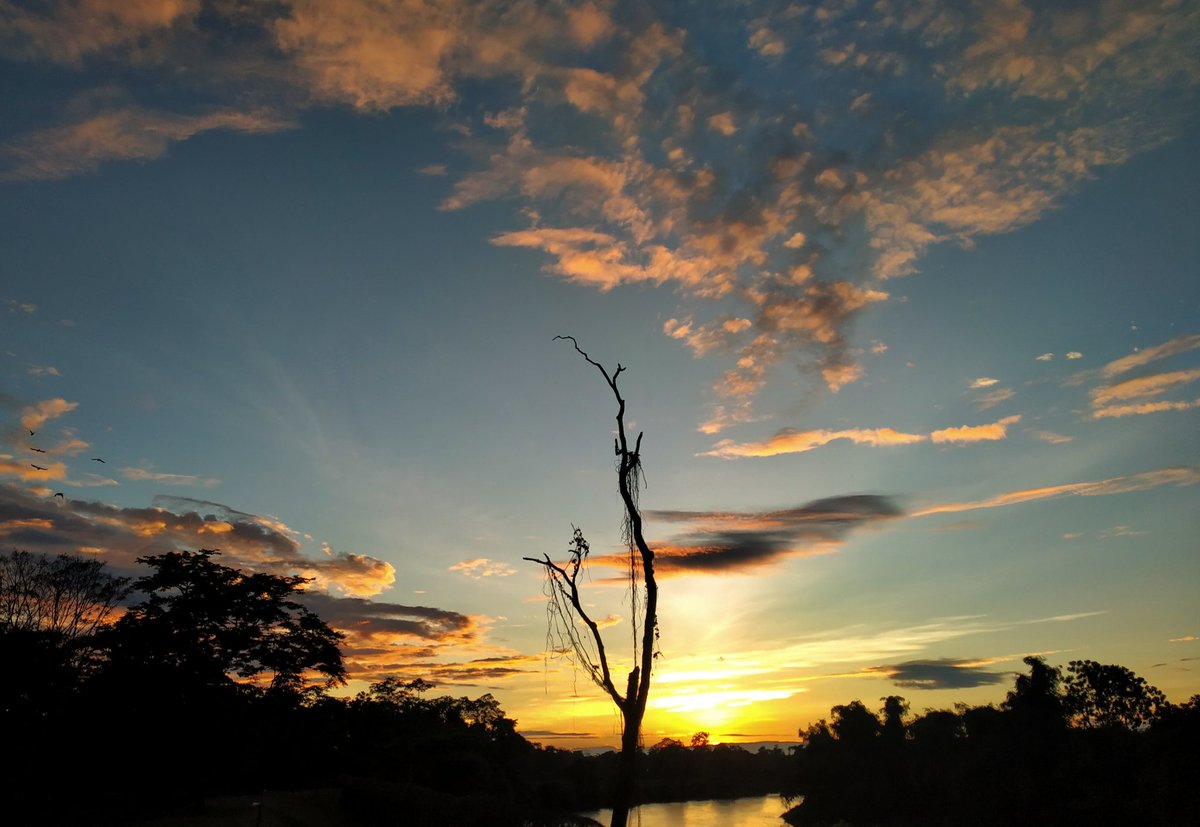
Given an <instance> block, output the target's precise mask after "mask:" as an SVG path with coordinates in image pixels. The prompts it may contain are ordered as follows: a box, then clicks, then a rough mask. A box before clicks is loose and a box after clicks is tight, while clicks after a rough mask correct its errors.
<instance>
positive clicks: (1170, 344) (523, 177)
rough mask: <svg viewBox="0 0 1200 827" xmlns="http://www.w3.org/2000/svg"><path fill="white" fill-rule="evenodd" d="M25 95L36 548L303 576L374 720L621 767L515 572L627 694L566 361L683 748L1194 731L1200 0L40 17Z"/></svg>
mask: <svg viewBox="0 0 1200 827" xmlns="http://www.w3.org/2000/svg"><path fill="white" fill-rule="evenodd" d="M0 68H2V71H0V245H2V249H3V251H4V252H3V256H0V302H2V303H3V304H2V306H0V546H3V547H8V548H23V549H30V550H34V551H43V552H51V553H59V552H68V553H78V554H85V555H91V556H94V557H96V558H98V559H102V560H105V561H106V562H107V563H108V564H109V565H110V567H111V569H112V570H113V571H114V572H116V573H131V572H132V573H136V571H137V568H138V567H137V564H136V563H135V562H134V561H135V559H136V558H137V557H140V556H144V555H149V554H156V553H162V552H164V551H167V550H171V549H176V548H187V549H195V548H218V549H220V550H221V555H222V556H221V558H219V559H221V560H222V561H224V562H225V563H227V564H229V565H234V566H238V567H242V568H246V569H249V570H256V571H270V572H276V573H281V574H282V573H287V574H301V575H303V576H305V577H308V578H311V579H312V583H311V584H310V586H309V590H308V592H307V596H306V601H307V602H308V604H309V605H310V606H312V607H313V608H314V609H315V610H316V611H318V613H319V614H321V616H322V617H323V618H325V619H326V620H327V621H328V622H329V623H330V624H331V625H333V626H334V627H335V628H337V629H339V630H341V631H343V632H344V633H345V634H346V641H345V656H346V662H347V666H348V669H349V672H350V675H351V681H350V684H349V685H348V687H347V688H346V689H345V690H343V691H347V692H354V691H358V690H361V689H362V688H364V687H365V686H367V685H368V684H369V683H371V682H373V681H377V680H380V679H382V678H384V677H388V676H393V675H394V676H398V677H401V678H404V679H411V678H417V677H420V678H423V679H426V680H430V681H432V682H434V683H436V684H437V685H438V689H437V690H436V691H437V692H448V693H452V694H455V695H470V696H472V697H475V696H478V695H480V694H483V693H484V692H491V693H492V694H493V695H495V697H496V698H498V699H499V700H500V702H501V704H502V706H503V707H504V709H505V710H506V712H507V713H508V714H509V715H510V716H512V717H514V718H516V719H517V720H518V728H519V730H520V731H521V732H523V733H524V734H525V735H526V736H527V737H529V738H531V739H532V740H535V741H539V742H541V743H545V744H553V745H556V746H566V747H576V746H599V745H604V744H612V743H615V742H616V739H617V733H618V731H619V719H618V716H617V713H616V711H615V709H614V708H613V707H612V705H611V704H610V703H609V702H608V701H607V700H606V699H605V697H604V696H603V695H602V694H601V693H600V692H599V690H597V689H596V688H595V687H594V686H592V685H591V684H590V683H589V682H588V679H587V676H586V674H585V673H584V672H583V671H581V670H580V669H578V668H573V666H572V664H571V662H570V660H569V659H566V658H564V657H562V656H561V655H560V654H559V653H556V652H554V651H553V648H554V647H553V646H552V643H551V641H550V638H549V637H548V635H547V611H546V610H547V603H546V601H545V594H544V587H545V584H544V582H543V578H542V570H541V567H539V566H537V565H534V564H532V563H528V562H524V561H523V560H522V558H524V557H537V558H540V557H541V556H542V555H544V554H550V555H551V556H552V557H553V558H554V559H557V560H562V559H565V557H566V553H567V549H568V547H569V545H570V541H571V537H572V532H573V528H574V527H575V526H578V527H580V528H581V529H582V530H583V531H584V533H585V535H586V537H587V538H588V540H589V542H590V543H591V550H592V551H591V560H590V567H589V576H588V580H587V591H586V595H585V600H586V601H587V603H588V608H589V611H590V612H591V613H592V614H593V616H594V617H596V618H599V619H602V621H603V622H602V625H603V626H604V627H605V628H604V634H605V635H606V639H607V640H608V641H609V649H610V650H612V651H613V652H614V654H615V656H616V658H617V664H616V668H617V669H627V668H628V663H629V653H628V644H629V643H630V641H631V638H632V636H631V628H632V627H631V623H630V617H629V594H628V590H627V587H626V583H625V581H624V579H623V577H622V567H623V566H624V565H625V560H624V557H623V554H624V549H623V546H622V542H621V536H620V522H621V505H620V500H619V497H618V494H617V489H616V476H615V473H614V466H613V454H612V442H611V440H612V434H613V429H614V427H615V421H614V418H613V417H614V416H615V414H616V406H615V400H614V398H613V396H612V394H611V392H610V391H609V389H608V388H607V387H606V385H605V384H604V381H603V378H602V377H601V376H600V375H599V373H598V372H597V371H595V369H594V368H592V367H591V366H590V365H588V364H587V363H586V362H585V361H584V360H583V359H582V358H581V357H580V356H579V354H577V353H576V352H575V351H574V349H573V348H572V347H571V346H570V345H569V343H566V342H564V341H556V340H555V339H554V337H555V336H556V335H571V336H574V337H576V339H577V340H578V342H579V343H580V346H581V347H582V348H583V349H584V350H585V351H587V352H588V353H589V354H590V355H591V356H592V357H593V358H594V359H596V360H597V361H598V362H600V363H602V364H604V365H606V366H608V368H609V369H610V370H615V368H616V366H617V365H618V364H620V365H621V366H623V367H624V368H625V370H624V371H623V372H622V373H621V376H620V380H619V381H620V389H621V392H622V394H623V395H624V397H625V399H626V400H627V402H628V411H627V418H628V420H629V424H630V427H631V429H632V430H633V431H634V433H638V432H641V433H643V434H644V437H643V449H642V460H643V465H644V470H645V477H646V487H645V489H644V490H643V491H642V494H641V504H642V508H643V510H644V516H645V520H646V533H647V537H648V539H649V540H650V542H651V545H652V546H654V547H655V548H656V549H657V550H658V557H657V571H658V574H659V578H660V589H661V606H660V609H661V612H660V618H659V624H660V628H661V656H660V657H659V658H658V659H657V661H656V664H657V666H656V668H657V672H656V675H655V679H654V683H653V688H652V691H651V700H650V709H649V713H648V716H647V720H646V723H645V729H644V739H645V741H646V743H647V744H651V743H654V742H656V741H657V740H659V738H661V737H664V736H671V737H682V738H685V739H686V738H687V737H688V736H690V734H691V733H693V732H696V731H700V730H704V731H707V732H709V733H710V735H711V738H712V740H713V741H761V740H793V739H795V738H796V735H797V731H798V730H800V729H803V728H805V727H807V726H808V724H810V723H812V722H815V721H816V720H817V719H819V718H821V717H827V716H828V714H829V709H830V707H831V706H833V705H834V704H841V703H846V702H848V701H850V700H853V699H856V698H858V699H862V700H863V701H864V702H865V703H866V704H867V705H868V706H870V707H878V706H879V705H880V703H879V700H878V699H881V698H882V697H883V696H886V695H891V694H900V695H903V696H905V697H906V698H907V699H908V700H909V702H910V704H911V706H912V708H913V710H914V712H919V711H922V710H924V709H927V708H945V707H948V706H951V705H952V704H953V703H955V702H958V701H962V702H967V703H972V704H983V703H995V702H999V701H1000V700H1002V699H1003V697H1004V694H1005V692H1006V691H1007V689H1008V688H1009V687H1010V686H1011V683H1012V679H1013V675H1014V674H1015V673H1017V672H1020V671H1022V670H1023V669H1024V667H1023V665H1022V663H1021V659H1022V658H1023V657H1025V656H1027V655H1031V654H1035V655H1042V656H1044V657H1046V658H1047V659H1048V660H1049V661H1050V662H1051V663H1055V664H1061V665H1065V664H1066V663H1067V662H1069V661H1071V660H1078V659H1090V660H1096V661H1100V662H1103V663H1118V664H1121V665H1124V666H1127V667H1129V668H1131V669H1133V670H1134V671H1135V672H1137V673H1138V674H1139V675H1141V676H1143V677H1145V678H1146V679H1147V680H1148V681H1149V682H1150V683H1152V684H1154V685H1156V686H1158V687H1159V688H1161V689H1162V690H1163V691H1165V692H1166V693H1167V695H1168V697H1169V698H1170V699H1171V700H1173V701H1176V702H1180V701H1184V700H1186V699H1187V698H1189V697H1190V696H1192V695H1194V694H1196V693H1198V692H1200V672H1198V671H1197V664H1198V661H1197V658H1200V599H1198V598H1197V584H1198V583H1200V554H1198V552H1200V548H1198V542H1197V537H1200V507H1198V506H1200V497H1198V494H1200V486H1198V485H1197V483H1200V427H1198V425H1200V279H1197V263H1198V262H1200V231H1198V230H1200V227H1198V223H1200V222H1198V218H1200V124H1198V122H1197V120H1198V119H1197V113H1198V112H1200V107H1198V106H1197V103H1198V95H1197V90H1198V88H1200V4H1197V3H1195V2H1171V1H1169V0H1168V1H1167V2H1112V1H1106V2H1098V3H1080V2H1044V3H1043V2H1039V3H1033V2H1021V1H1020V0H1001V1H999V2H978V3H958V2H953V3H952V2H939V1H938V0H914V2H900V1H899V0H875V2H868V1H867V0H862V1H861V2H855V0H838V2H828V3H825V2H817V3H788V2H752V1H751V0H740V1H739V2H671V3H668V2H617V1H616V0H612V1H609V0H592V1H591V2H567V1H566V0H557V1H556V0H546V1H542V0H515V2H503V3H501V2H488V1H487V0H479V1H477V2H465V0H320V1H319V2H318V0H279V2H272V3H257V2H238V0H62V2H29V3H24V2H14V1H13V0H0ZM58 493H62V495H63V496H62V497H58V496H56V495H57V494H58ZM623 647H624V648H623Z"/></svg>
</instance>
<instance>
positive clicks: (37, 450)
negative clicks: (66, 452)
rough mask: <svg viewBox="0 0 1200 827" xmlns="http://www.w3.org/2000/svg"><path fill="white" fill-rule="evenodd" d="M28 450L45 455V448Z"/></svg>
mask: <svg viewBox="0 0 1200 827" xmlns="http://www.w3.org/2000/svg"><path fill="white" fill-rule="evenodd" d="M29 450H31V451H36V452H37V453H39V454H44V453H46V449H45V448H30V449H29Z"/></svg>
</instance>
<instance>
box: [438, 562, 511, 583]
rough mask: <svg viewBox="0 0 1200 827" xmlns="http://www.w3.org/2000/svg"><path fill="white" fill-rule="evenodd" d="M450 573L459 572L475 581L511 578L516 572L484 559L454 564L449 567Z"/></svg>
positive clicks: (508, 567) (505, 565)
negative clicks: (484, 578) (483, 578)
mask: <svg viewBox="0 0 1200 827" xmlns="http://www.w3.org/2000/svg"><path fill="white" fill-rule="evenodd" d="M450 571H456V572H459V573H460V574H464V575H466V576H467V577H471V578H473V579H475V580H478V579H480V578H481V577H511V576H512V575H514V574H516V573H517V570H516V569H514V568H513V567H512V566H510V565H508V564H507V563H501V562H498V561H496V560H489V559H488V558H486V557H476V558H475V559H473V560H463V561H461V562H458V563H455V564H454V565H452V566H451V567H450Z"/></svg>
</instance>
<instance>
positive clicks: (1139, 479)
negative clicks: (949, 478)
mask: <svg viewBox="0 0 1200 827" xmlns="http://www.w3.org/2000/svg"><path fill="white" fill-rule="evenodd" d="M1198 482H1200V466H1195V465H1179V466H1172V467H1168V468H1159V469H1157V470H1155V471H1144V472H1142V473H1140V474H1129V475H1124V476H1119V477H1110V478H1108V479H1105V480H1096V481H1093V482H1074V483H1067V484H1065V485H1051V486H1044V487H1041V488H1024V489H1018V490H1015V491H1007V492H1005V493H1003V494H997V495H996V496H994V497H988V498H987V499H983V500H973V501H968V502H957V503H940V504H938V505H931V506H928V507H926V508H923V509H921V510H918V511H914V512H913V513H912V515H911V516H913V517H925V516H929V515H932V514H958V513H961V512H964V511H976V510H979V509H984V508H1001V507H1004V506H1009V505H1019V504H1021V503H1028V502H1037V501H1040V500H1049V499H1055V498H1058V497H1073V496H1078V497H1103V496H1108V495H1110V494H1127V493H1130V492H1134V491H1149V490H1151V489H1154V488H1159V487H1161V486H1164V485H1173V486H1176V487H1184V486H1189V485H1195V484H1196V483H1198Z"/></svg>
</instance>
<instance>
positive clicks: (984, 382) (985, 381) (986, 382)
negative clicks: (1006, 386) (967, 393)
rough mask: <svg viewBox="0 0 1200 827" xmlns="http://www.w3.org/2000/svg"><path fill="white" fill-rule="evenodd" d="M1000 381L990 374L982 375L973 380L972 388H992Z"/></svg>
mask: <svg viewBox="0 0 1200 827" xmlns="http://www.w3.org/2000/svg"><path fill="white" fill-rule="evenodd" d="M999 382H1000V380H999V379H992V378H991V377H988V376H981V377H979V378H978V379H976V380H974V381H973V382H971V390H979V389H980V388H990V387H992V386H993V385H996V384H998V383H999Z"/></svg>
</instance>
